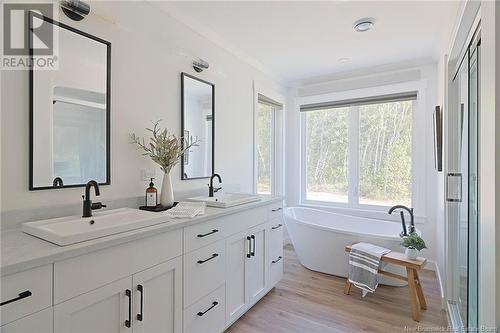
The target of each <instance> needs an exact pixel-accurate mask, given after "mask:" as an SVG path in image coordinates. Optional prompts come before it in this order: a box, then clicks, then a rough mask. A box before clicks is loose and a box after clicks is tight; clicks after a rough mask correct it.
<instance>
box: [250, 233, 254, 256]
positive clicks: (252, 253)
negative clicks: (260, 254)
mask: <svg viewBox="0 0 500 333" xmlns="http://www.w3.org/2000/svg"><path fill="white" fill-rule="evenodd" d="M250 238H252V241H253V250H252V252H251V253H250V254H251V255H252V257H255V235H252V236H250Z"/></svg>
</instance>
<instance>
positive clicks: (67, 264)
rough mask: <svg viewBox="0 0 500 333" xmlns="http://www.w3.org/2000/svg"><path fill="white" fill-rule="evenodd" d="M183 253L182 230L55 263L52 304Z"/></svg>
mask: <svg viewBox="0 0 500 333" xmlns="http://www.w3.org/2000/svg"><path fill="white" fill-rule="evenodd" d="M181 254H182V229H177V230H173V231H169V232H166V233H162V234H159V235H155V236H151V237H147V238H143V239H140V240H136V241H133V242H130V243H126V244H122V245H118V246H114V247H110V248H107V249H104V250H100V251H95V252H92V253H88V254H85V255H82V256H79V257H75V258H70V259H67V260H63V261H59V262H56V263H55V264H54V304H58V303H60V302H63V301H65V300H67V299H70V298H72V297H75V296H78V295H81V294H83V293H86V292H89V291H91V290H94V289H96V288H99V287H101V286H103V285H105V284H107V283H110V282H113V281H116V280H119V279H122V278H124V277H127V276H130V275H132V274H134V273H137V272H139V271H142V270H145V269H147V268H149V267H152V266H154V265H157V264H159V263H162V262H165V261H167V260H170V259H172V258H175V257H178V256H180V255H181Z"/></svg>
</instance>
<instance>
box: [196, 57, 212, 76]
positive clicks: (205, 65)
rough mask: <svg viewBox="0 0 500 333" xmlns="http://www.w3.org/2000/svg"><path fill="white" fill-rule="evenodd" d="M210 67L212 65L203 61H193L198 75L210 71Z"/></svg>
mask: <svg viewBox="0 0 500 333" xmlns="http://www.w3.org/2000/svg"><path fill="white" fill-rule="evenodd" d="M209 66H210V64H209V63H208V62H206V61H205V60H203V59H196V60H193V69H194V70H195V71H196V72H198V73H200V72H203V70H205V69H208V67H209Z"/></svg>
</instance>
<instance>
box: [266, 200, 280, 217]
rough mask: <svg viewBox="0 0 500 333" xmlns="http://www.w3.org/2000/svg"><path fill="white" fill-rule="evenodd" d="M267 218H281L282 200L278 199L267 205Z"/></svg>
mask: <svg viewBox="0 0 500 333" xmlns="http://www.w3.org/2000/svg"><path fill="white" fill-rule="evenodd" d="M267 214H268V215H267V216H268V219H269V220H272V219H281V218H283V201H278V202H275V203H273V204H270V205H268V206H267Z"/></svg>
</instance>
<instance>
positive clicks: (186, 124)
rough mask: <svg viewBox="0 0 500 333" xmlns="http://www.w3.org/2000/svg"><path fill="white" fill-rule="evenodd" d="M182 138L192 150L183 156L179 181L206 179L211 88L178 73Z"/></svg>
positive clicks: (211, 139)
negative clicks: (193, 142)
mask: <svg viewBox="0 0 500 333" xmlns="http://www.w3.org/2000/svg"><path fill="white" fill-rule="evenodd" d="M181 95H182V116H181V117H182V119H181V122H182V136H183V137H184V139H185V140H188V141H189V142H192V141H197V142H198V144H197V145H196V146H193V147H191V148H190V149H189V150H188V151H186V152H185V153H184V157H183V159H182V161H181V179H184V180H186V179H200V178H209V177H211V176H212V174H213V171H214V156H215V155H214V138H215V85H214V84H213V83H210V82H207V81H204V80H201V79H199V78H197V77H194V76H192V75H189V74H187V73H181Z"/></svg>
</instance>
